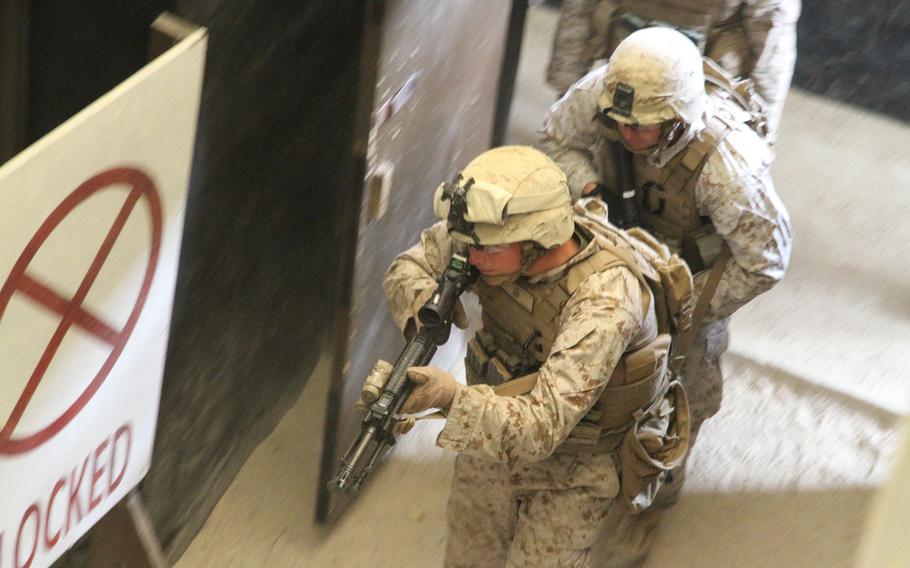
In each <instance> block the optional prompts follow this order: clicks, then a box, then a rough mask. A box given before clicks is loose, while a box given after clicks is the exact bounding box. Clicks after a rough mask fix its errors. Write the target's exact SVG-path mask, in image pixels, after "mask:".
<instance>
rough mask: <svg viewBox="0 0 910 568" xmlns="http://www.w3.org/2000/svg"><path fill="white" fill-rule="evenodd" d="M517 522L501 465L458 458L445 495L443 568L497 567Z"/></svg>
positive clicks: (504, 556)
mask: <svg viewBox="0 0 910 568" xmlns="http://www.w3.org/2000/svg"><path fill="white" fill-rule="evenodd" d="M517 522H518V501H517V500H516V499H515V498H514V496H513V494H512V492H511V491H510V489H509V487H508V484H507V469H506V467H505V466H504V465H502V464H498V463H494V462H488V461H484V460H479V459H476V458H472V457H470V456H465V455H459V456H458V457H457V458H456V459H455V475H454V478H453V479H452V490H451V493H450V494H449V507H448V534H447V539H446V555H445V566H446V567H448V568H456V567H465V568H475V567H478V568H484V567H490V568H493V567H496V568H500V567H501V566H503V565H504V564H505V561H506V556H507V555H508V550H509V546H510V544H511V542H512V537H513V535H514V533H515V527H516V525H517Z"/></svg>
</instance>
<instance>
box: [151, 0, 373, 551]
mask: <svg viewBox="0 0 910 568" xmlns="http://www.w3.org/2000/svg"><path fill="white" fill-rule="evenodd" d="M175 11H176V12H177V13H178V14H179V15H180V16H182V17H184V18H186V19H187V20H190V21H192V22H195V23H197V24H201V25H204V26H207V27H208V28H209V52H208V60H207V65H206V75H205V84H204V90H203V99H202V110H201V116H200V126H199V133H198V139H197V145H196V155H195V161H194V165H193V174H192V182H191V187H190V195H189V203H188V208H187V221H186V227H185V232H184V246H183V250H182V251H181V260H180V271H179V274H178V280H177V295H176V300H175V306H174V319H173V322H172V327H171V343H170V347H169V351H168V358H167V365H166V368H165V380H164V388H163V392H162V401H161V413H160V416H159V426H158V433H157V436H158V437H157V441H156V449H155V459H154V462H153V465H152V469H151V471H150V472H149V475H148V477H147V478H146V480H145V482H144V485H143V494H144V495H145V497H146V501H147V505H148V507H149V509H150V512H151V515H152V518H153V520H154V521H155V524H156V528H157V529H158V534H159V537H160V538H161V539H162V541H163V543H164V545H165V548H166V549H167V550H168V552H169V555H170V556H171V557H175V556H176V555H177V554H179V553H180V552H182V550H183V549H184V548H185V547H186V546H187V545H188V544H189V542H190V540H191V539H192V537H193V536H194V535H195V534H196V532H197V531H198V529H199V528H200V527H201V526H202V524H203V522H204V521H205V519H206V517H207V516H208V514H209V512H210V511H211V509H212V508H213V507H214V506H215V504H216V503H217V500H218V498H219V497H220V496H221V494H222V493H223V492H224V490H225V489H226V488H227V486H228V484H229V483H230V481H231V480H232V479H233V476H234V474H235V473H236V471H237V469H239V467H240V466H241V465H242V464H243V462H244V461H245V460H246V458H247V456H248V455H249V453H250V452H251V451H252V450H253V449H254V448H255V446H256V445H257V444H258V443H259V442H260V441H261V440H262V438H264V437H265V436H266V435H267V434H268V433H269V432H270V431H271V430H272V428H273V427H274V425H275V424H276V423H277V421H278V420H279V419H280V418H281V416H282V415H283V414H284V412H285V411H286V409H287V408H288V407H289V406H290V405H291V404H292V403H293V402H294V400H295V399H296V397H297V395H298V394H299V392H300V390H301V388H302V387H303V385H304V383H305V381H306V378H307V376H308V375H309V373H310V371H311V370H312V368H313V367H314V365H315V362H316V360H317V359H318V357H319V355H320V351H321V350H322V349H324V348H328V347H331V345H332V344H331V342H330V341H329V337H330V334H331V333H332V332H333V331H334V330H335V329H336V328H333V325H332V322H333V321H334V319H335V317H336V316H337V315H338V314H337V313H336V312H335V311H334V309H333V306H334V305H335V304H336V296H337V293H338V291H339V290H340V289H341V288H343V287H344V285H343V284H342V283H340V280H339V278H340V277H341V276H343V271H342V267H343V260H342V258H343V257H344V250H345V248H350V249H351V251H353V243H351V244H350V245H349V246H348V247H346V245H345V243H346V242H347V241H348V240H349V239H350V237H349V235H350V233H351V230H350V226H349V223H346V220H347V219H350V217H351V216H352V215H356V212H354V213H353V214H352V212H351V211H350V200H351V199H352V197H353V196H355V195H359V193H358V192H359V188H360V185H361V184H360V180H361V179H362V177H363V169H362V168H363V164H362V153H363V148H364V141H360V144H359V147H360V148H361V150H360V152H359V154H360V156H358V155H357V154H358V153H357V152H356V151H355V143H356V142H357V140H355V138H356V132H355V126H356V123H355V119H356V117H357V108H358V92H357V89H356V85H357V84H358V79H359V73H360V63H361V61H360V58H361V40H362V35H363V22H364V11H365V3H364V2H362V1H361V0H333V1H332V2H287V1H285V0H254V1H247V2H236V1H234V0H178V1H177V2H176V6H175ZM301 434H302V435H303V434H304V433H301Z"/></svg>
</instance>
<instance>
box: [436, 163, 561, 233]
mask: <svg viewBox="0 0 910 568" xmlns="http://www.w3.org/2000/svg"><path fill="white" fill-rule="evenodd" d="M459 178H460V179H456V181H454V182H452V183H443V184H441V185H440V186H439V187H438V188H437V189H436V194H435V196H434V199H433V209H434V211H435V212H436V215H437V216H438V217H439V218H440V219H448V220H449V234H450V235H451V236H452V238H453V239H455V240H456V241H459V242H462V243H466V244H477V245H504V244H511V243H520V242H524V241H530V242H533V243H536V244H537V245H538V246H540V247H543V248H545V249H550V248H553V247H557V246H559V245H561V244H563V243H565V242H566V241H568V240H569V239H570V238H571V237H572V233H573V232H574V230H575V223H574V221H573V220H572V200H571V198H570V196H569V185H568V183H567V181H566V175H565V174H564V173H563V171H562V170H561V169H560V168H559V166H557V165H556V163H555V162H554V161H553V160H551V159H550V158H549V157H547V155H546V154H544V153H543V152H541V151H539V150H535V149H534V148H531V147H530V146H502V147H499V148H493V149H492V150H487V151H486V152H484V153H482V154H480V155H479V156H477V157H476V158H474V159H473V160H471V162H470V163H469V164H468V165H467V167H465V169H464V170H463V171H462V172H461V174H460V176H459ZM456 189H458V190H462V189H464V190H466V191H465V192H464V194H463V195H464V197H465V200H464V202H463V209H464V211H463V212H462V213H460V214H458V213H456V214H455V215H450V214H449V213H450V210H451V209H452V204H453V202H455V203H456V211H457V208H458V207H459V206H458V205H457V201H458V200H457V199H455V200H454V201H453V191H454V190H456ZM453 218H454V222H453Z"/></svg>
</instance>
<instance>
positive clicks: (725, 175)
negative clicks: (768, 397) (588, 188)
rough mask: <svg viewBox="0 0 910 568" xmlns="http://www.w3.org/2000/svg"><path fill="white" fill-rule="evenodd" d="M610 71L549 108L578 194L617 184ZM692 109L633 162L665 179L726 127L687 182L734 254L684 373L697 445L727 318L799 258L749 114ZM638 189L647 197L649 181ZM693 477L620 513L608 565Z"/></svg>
mask: <svg viewBox="0 0 910 568" xmlns="http://www.w3.org/2000/svg"><path fill="white" fill-rule="evenodd" d="M647 31H648V30H644V32H647ZM638 33H639V34H642V33H643V32H638ZM683 43H685V42H684V41H683ZM621 49H622V48H621ZM617 53H618V52H617ZM671 54H672V51H671ZM672 57H673V56H672V55H671V56H670V68H673V67H674V66H676V65H681V64H682V63H683V61H682V60H680V61H673V60H672ZM680 57H681V56H680ZM695 57H696V58H697V54H695ZM695 65H697V63H696V64H695ZM608 71H609V68H608V66H606V65H605V66H603V67H600V68H597V69H595V70H593V71H591V72H590V73H588V74H587V75H586V76H585V77H584V78H582V80H580V81H579V82H578V83H576V84H575V85H573V86H572V88H570V89H569V91H568V92H567V93H566V95H565V96H564V97H563V98H562V99H561V100H560V101H558V102H557V103H556V104H554V105H553V107H552V108H551V109H550V112H549V115H548V117H547V120H546V122H545V124H544V127H543V130H542V135H543V138H542V145H543V147H544V148H545V150H546V151H547V153H548V154H549V155H550V157H552V158H553V159H554V160H555V161H556V162H557V163H558V164H559V165H560V166H561V167H562V168H563V170H564V171H565V172H566V174H567V177H568V179H569V188H570V191H571V193H572V196H573V198H577V197H578V196H579V195H580V194H581V191H582V188H583V187H584V186H585V185H586V184H587V183H589V182H597V183H604V184H606V185H607V186H612V187H616V178H615V172H614V169H613V162H612V158H611V154H610V148H609V144H610V141H609V140H608V135H609V132H606V131H605V130H604V129H603V126H602V125H601V124H600V123H599V122H598V121H597V120H594V117H595V115H597V114H598V113H599V112H600V111H601V108H600V107H601V105H602V104H603V102H604V98H603V96H604V91H605V78H606V76H607V73H608ZM636 96H637V95H636ZM692 108H697V109H699V111H698V113H699V114H698V115H697V116H695V117H694V118H692V120H691V124H688V125H687V126H686V128H687V130H686V131H685V132H684V133H683V134H682V135H681V136H680V138H679V140H677V141H676V142H673V143H669V144H668V145H667V146H665V147H662V149H661V150H659V151H657V152H654V153H651V154H648V155H633V156H632V163H633V170H634V175H635V177H636V178H637V177H639V175H641V177H643V178H647V176H649V175H651V176H653V175H654V174H655V172H656V173H658V174H660V173H664V174H666V175H667V177H666V178H664V179H668V178H669V177H670V176H672V171H663V170H664V169H667V170H672V168H674V167H680V166H679V160H678V158H680V157H683V156H684V152H686V151H687V149H688V146H689V145H691V144H695V143H696V142H698V141H700V140H703V139H704V138H705V137H704V136H703V135H702V134H703V133H704V132H705V131H706V130H707V128H708V126H707V125H713V126H712V127H711V128H714V129H716V128H717V127H718V125H720V127H721V128H723V129H726V130H725V131H724V135H723V136H722V137H721V138H720V140H719V142H718V143H717V145H716V147H713V149H712V150H710V151H709V152H708V153H707V155H706V156H705V157H704V159H703V162H701V163H703V168H702V169H701V170H700V171H699V173H698V174H697V177H696V178H695V179H694V180H692V182H687V185H686V188H685V190H686V191H694V196H691V199H692V200H691V202H690V203H692V206H693V207H694V208H695V209H697V211H696V212H693V213H692V214H691V215H690V216H691V217H692V218H694V219H696V220H697V219H699V216H701V219H702V220H703V222H705V224H706V226H709V225H713V228H714V231H715V232H714V235H713V236H711V235H709V237H710V238H713V239H716V240H717V241H718V243H717V245H720V244H721V243H724V244H726V246H727V247H728V249H729V251H730V253H731V259H730V261H728V262H727V265H726V267H725V269H724V272H723V274H722V277H721V280H720V283H719V285H718V287H717V290H716V292H715V294H714V296H713V297H712V299H711V303H710V305H709V309H708V311H707V315H706V317H705V321H704V323H703V325H702V326H701V329H700V330H699V334H698V336H697V338H696V340H695V341H694V342H693V344H692V347H691V348H690V349H689V351H688V353H687V358H686V363H685V366H684V367H683V370H682V376H681V377H680V378H681V381H682V382H683V384H684V385H685V387H686V391H687V393H688V396H689V403H690V412H691V417H692V422H691V425H692V438H691V442H692V443H693V444H694V441H695V438H696V436H697V434H698V431H699V428H700V426H701V424H702V423H703V422H704V420H706V419H708V418H710V417H711V416H713V415H714V414H715V413H716V412H717V411H718V410H719V408H720V404H721V397H722V387H723V383H722V373H721V368H720V361H719V359H720V356H721V354H723V352H724V351H725V350H726V348H727V342H728V337H727V324H728V318H729V317H730V315H731V314H733V313H734V312H735V311H736V310H737V309H738V308H740V307H741V306H743V305H745V304H746V303H748V302H749V301H750V300H752V299H753V298H755V297H756V296H758V295H759V294H762V293H763V292H765V291H767V290H769V289H770V288H771V287H772V286H774V285H775V284H776V283H777V282H778V281H780V279H781V278H782V277H783V275H784V272H785V270H786V267H787V264H788V261H789V256H790V247H791V231H790V222H789V217H788V214H787V211H786V209H785V208H784V206H783V204H782V202H781V201H780V199H779V197H778V196H777V194H776V192H775V190H774V184H773V182H772V179H771V174H770V167H769V166H770V163H771V154H770V150H769V148H768V146H767V144H766V143H765V142H763V141H762V140H761V138H760V137H759V136H758V135H757V134H755V132H753V130H752V129H751V128H750V127H749V126H747V125H746V123H745V121H746V119H747V116H746V114H745V112H744V111H743V110H742V109H740V108H739V107H738V106H737V105H736V104H735V103H733V102H731V101H730V100H729V99H728V98H725V97H723V96H720V95H718V94H712V95H706V96H705V97H704V100H703V101H702V102H698V103H697V104H696V105H695V106H693V107H692ZM638 189H639V191H638V194H639V197H641V195H642V191H641V186H640V185H639V186H638ZM668 209H669V208H668ZM647 221H648V218H647V217H645V218H644V221H643V226H644V227H645V228H646V229H648V230H650V231H651V232H652V233H654V234H655V235H656V236H657V237H658V238H661V239H662V240H663V241H664V242H665V243H666V244H668V245H669V246H670V247H671V249H673V250H676V251H679V249H680V246H681V242H680V241H679V240H676V239H674V238H672V237H668V236H667V235H665V234H661V232H660V231H659V230H657V228H655V227H652V226H649V225H648V223H647ZM690 266H691V263H690ZM695 271H696V269H694V268H693V272H695ZM707 276H708V271H707V270H704V271H702V272H700V273H698V274H696V277H695V278H696V279H695V284H696V286H695V287H696V295H695V296H696V297H697V296H698V293H699V291H700V289H701V288H702V287H703V286H704V283H705V281H706V280H707ZM684 479H685V471H684V468H683V469H681V470H680V471H679V472H678V473H677V474H676V476H675V480H674V483H672V484H670V485H668V486H667V487H666V488H665V490H662V491H661V494H660V496H659V497H658V499H657V501H656V502H655V504H654V505H653V506H652V507H651V509H650V510H649V511H647V512H645V513H643V514H641V515H638V516H637V517H634V518H633V517H629V516H624V517H622V518H620V519H611V523H608V526H610V527H611V528H612V527H614V526H615V525H616V524H618V525H620V529H614V530H613V531H612V537H611V538H610V548H611V554H613V553H616V552H617V551H618V550H619V549H621V548H622V547H624V546H626V547H627V548H628V549H629V550H627V551H626V552H622V553H621V554H618V557H623V556H624V557H623V558H618V557H617V558H614V559H613V560H612V561H611V563H610V564H609V566H626V565H628V566H635V565H640V563H641V562H643V559H644V556H645V555H646V553H647V548H648V542H649V540H647V539H650V536H649V535H651V534H653V527H655V526H656V524H657V521H658V518H659V515H660V513H661V511H662V510H663V509H665V508H666V507H668V506H670V505H672V504H673V503H674V502H675V501H676V500H677V499H678V496H679V495H678V494H679V490H680V488H681V487H682V484H683V481H684ZM618 509H619V508H617V510H618ZM616 514H618V513H614V515H613V516H615V515H616ZM613 521H615V522H613ZM635 523H637V524H638V528H639V529H642V527H646V528H645V529H642V530H638V531H637V533H636V534H637V535H638V537H641V538H638V537H635V538H632V537H630V536H629V534H631V533H630V532H629V531H628V530H625V528H624V527H629V526H631V525H633V524H635ZM647 527H650V528H647ZM630 530H631V529H630ZM642 535H645V536H642ZM641 539H645V540H641Z"/></svg>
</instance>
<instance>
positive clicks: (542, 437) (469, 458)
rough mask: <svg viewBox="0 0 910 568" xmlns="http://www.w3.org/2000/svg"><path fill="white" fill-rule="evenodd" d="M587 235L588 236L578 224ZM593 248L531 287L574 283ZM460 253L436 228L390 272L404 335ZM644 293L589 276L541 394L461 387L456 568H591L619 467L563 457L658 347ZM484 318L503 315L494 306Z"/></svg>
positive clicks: (452, 550) (451, 443)
mask: <svg viewBox="0 0 910 568" xmlns="http://www.w3.org/2000/svg"><path fill="white" fill-rule="evenodd" d="M577 207H580V206H577ZM604 219H605V217H604ZM576 231H577V234H578V232H579V231H581V232H582V233H583V230H582V229H580V228H579V227H578V224H576ZM617 234H618V233H617ZM618 238H622V237H618ZM587 240H588V242H587V244H586V245H585V246H584V248H583V249H582V250H581V251H580V252H579V253H578V254H576V255H575V256H574V257H572V258H571V259H570V260H569V261H568V262H566V263H564V264H563V265H561V266H558V267H556V268H554V269H552V270H550V271H549V272H546V273H544V274H541V275H537V276H535V277H533V278H532V279H530V280H527V279H526V282H524V284H525V285H527V286H530V287H534V286H540V287H547V286H552V285H554V284H555V283H557V282H559V281H561V279H564V278H565V277H566V275H567V273H568V271H570V270H571V269H572V267H574V266H578V265H579V263H583V262H585V261H586V259H589V258H591V257H592V255H594V254H595V253H596V252H597V251H598V250H600V247H599V245H598V242H597V241H596V240H593V239H590V237H588V239H587ZM452 246H453V244H452V240H451V238H450V236H449V234H448V232H447V230H446V225H445V223H444V222H440V223H437V224H436V225H434V226H432V227H431V228H429V229H426V230H425V231H423V233H422V234H421V238H420V242H419V243H418V244H417V245H415V246H413V247H412V248H410V249H409V250H407V251H405V252H404V253H402V254H401V255H399V256H398V257H397V258H396V260H395V261H394V262H393V264H392V265H391V267H390V268H389V270H388V272H387V274H386V278H385V281H384V289H385V292H386V296H387V298H388V300H389V306H390V310H391V313H392V315H393V317H394V319H395V322H396V323H397V324H398V326H399V328H400V329H402V330H404V329H405V326H406V324H407V323H408V320H409V319H410V318H411V317H413V315H414V314H415V313H416V311H417V310H418V308H419V307H420V306H421V305H423V303H424V302H425V301H426V300H427V298H429V296H430V295H431V294H432V291H433V289H434V288H435V286H436V278H437V276H438V275H439V273H440V272H441V270H442V269H443V268H444V267H445V265H446V263H447V262H448V259H449V257H450V255H451V254H452ZM636 254H637V253H636ZM522 278H524V277H522ZM478 285H479V286H482V285H483V284H482V283H478ZM642 288H643V287H642V286H640V284H639V280H637V279H636V277H635V276H633V274H632V272H631V271H629V270H628V269H627V268H625V267H624V266H616V267H613V268H607V269H606V270H604V271H602V272H595V273H593V274H590V275H589V276H587V277H585V278H584V279H583V280H582V281H581V282H580V284H578V287H577V289H576V291H575V292H574V293H573V294H572V295H571V297H570V298H569V299H568V300H567V302H566V303H565V305H564V308H563V309H562V311H561V312H560V313H559V317H558V333H557V335H556V337H555V340H554V341H553V344H552V347H551V349H550V350H549V355H548V356H547V358H546V361H545V362H544V364H543V366H542V367H541V368H540V370H539V375H538V379H537V382H536V385H535V386H534V388H533V390H531V392H529V393H527V394H525V395H520V396H515V397H504V396H498V395H496V394H495V393H494V391H493V389H492V388H491V387H490V386H487V385H483V384H478V385H474V386H470V387H467V386H461V387H459V389H458V390H457V393H456V395H455V398H454V401H453V403H452V406H451V408H450V409H449V412H448V416H447V420H446V426H445V428H444V429H443V430H442V432H441V434H440V435H439V438H438V440H437V444H438V445H439V446H440V447H442V448H445V449H449V450H452V451H455V452H459V455H458V458H457V460H456V464H455V475H454V479H453V484H452V490H451V495H450V499H449V510H448V518H449V530H448V540H447V547H446V566H465V567H468V566H470V567H472V568H477V567H485V566H489V567H494V566H495V567H499V566H509V567H512V566H588V559H589V555H590V547H591V546H592V544H593V543H594V541H595V538H596V536H597V534H598V532H599V530H600V528H601V525H602V521H603V519H604V518H605V517H606V515H607V512H608V510H609V509H610V506H611V503H612V502H613V500H614V498H615V497H616V495H617V493H618V491H619V479H618V472H617V467H618V466H617V462H616V461H615V460H616V459H617V458H616V457H615V453H614V452H606V453H593V454H579V453H573V452H561V450H560V449H561V448H563V447H565V443H566V440H567V438H570V434H571V433H572V432H573V429H575V428H576V425H577V424H579V421H581V420H582V419H583V418H584V417H585V416H586V415H588V413H589V411H591V409H592V406H594V405H595V403H596V402H597V401H598V397H599V396H600V395H601V392H602V391H603V389H604V387H605V385H606V383H607V382H608V380H609V379H610V376H611V373H612V372H613V369H614V367H615V366H616V365H617V362H618V361H619V359H620V357H621V356H622V355H623V353H624V352H626V351H628V350H632V349H637V348H639V347H641V346H642V345H645V344H648V343H650V342H651V341H652V340H654V339H655V338H656V337H657V320H656V317H655V312H654V304H653V301H651V300H650V298H651V292H650V291H649V290H648V291H645V292H644V294H645V296H644V298H645V299H643V292H642ZM481 298H483V295H482V294H481ZM645 301H647V302H648V305H649V308H648V312H647V313H643V311H644V309H645V308H644V306H645ZM481 307H482V309H483V310H484V311H487V310H496V309H497V305H484V303H483V300H482V301H481Z"/></svg>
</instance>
